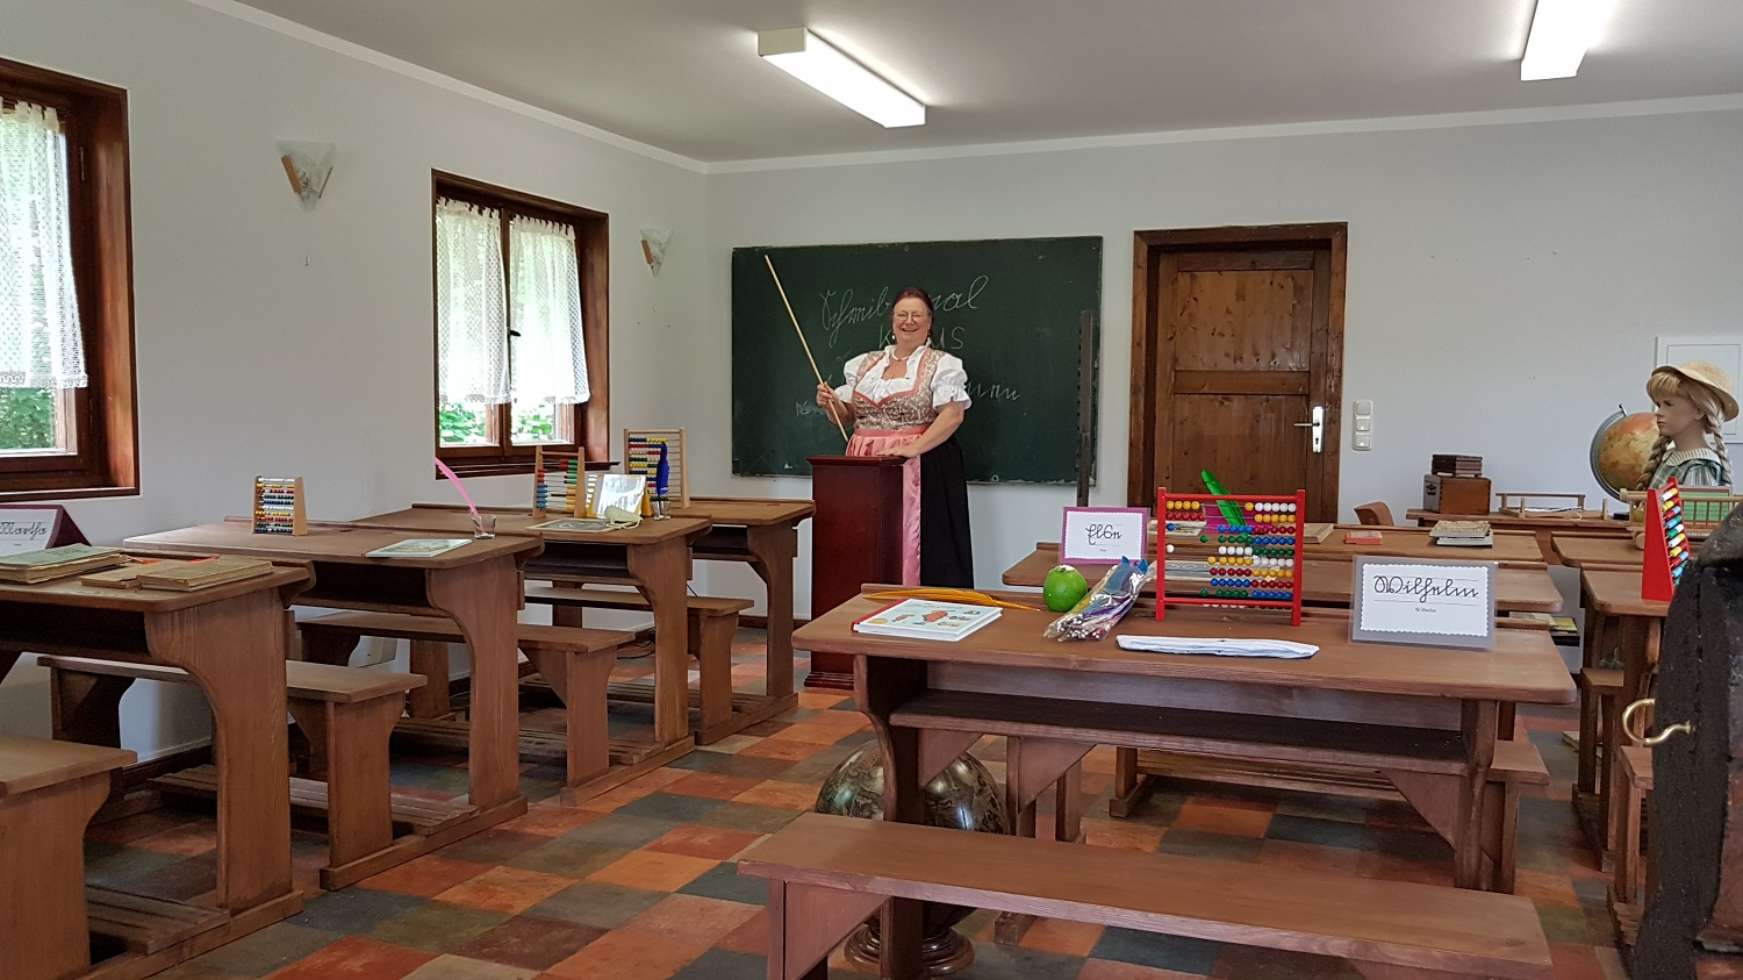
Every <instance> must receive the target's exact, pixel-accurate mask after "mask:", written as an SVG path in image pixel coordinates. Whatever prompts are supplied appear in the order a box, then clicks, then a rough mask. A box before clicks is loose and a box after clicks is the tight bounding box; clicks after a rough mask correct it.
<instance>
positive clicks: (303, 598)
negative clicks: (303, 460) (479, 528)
mask: <svg viewBox="0 0 1743 980" xmlns="http://www.w3.org/2000/svg"><path fill="white" fill-rule="evenodd" d="M469 534H470V532H468V535H469ZM429 536H430V535H419V534H413V533H408V532H405V531H394V530H387V529H381V528H360V527H350V526H346V525H333V524H327V525H315V526H313V527H311V528H310V529H309V533H308V534H306V535H301V536H292V535H288V534H255V533H253V532H252V531H251V530H250V528H249V525H248V524H247V523H245V522H242V521H226V522H224V523H221V524H202V525H199V526H197V527H187V528H182V529H180V530H175V531H162V532H159V533H157V534H144V535H140V536H138V537H135V538H129V539H128V547H132V548H141V549H147V550H151V551H160V552H174V553H180V554H229V555H249V556H252V557H256V558H271V559H276V560H281V561H306V562H309V563H310V564H311V565H313V567H314V572H315V584H314V585H313V586H312V587H310V588H309V589H308V591H306V592H304V593H303V594H302V595H300V596H298V597H297V604H298V605H305V606H323V607H328V608H333V609H362V610H367V611H371V612H395V613H409V614H411V615H415V616H443V617H447V618H448V619H452V620H453V621H454V622H455V623H456V624H457V625H458V626H459V627H460V630H461V632H462V633H464V634H465V635H466V638H467V647H468V648H469V649H470V650H471V653H472V707H471V728H470V731H469V733H468V740H469V742H468V761H467V776H468V778H469V780H470V783H471V803H472V806H473V807H474V808H475V810H476V811H477V812H476V813H475V814H474V815H473V816H472V817H471V818H469V819H467V820H464V821H461V822H460V823H458V824H455V825H454V826H455V827H456V828H464V832H465V833H472V832H475V831H478V830H482V829H484V828H485V827H489V826H491V825H493V824H497V823H501V822H502V821H504V820H510V819H513V818H514V817H517V816H520V815H521V814H522V813H525V812H526V808H527V802H526V798H525V797H523V796H521V792H520V755H519V751H518V748H519V742H518V732H519V731H520V724H519V721H520V703H519V684H520V668H519V665H518V656H519V651H518V650H517V649H516V644H515V620H516V618H517V617H516V615H515V614H516V611H517V610H518V609H519V607H520V594H521V593H520V569H521V566H522V565H523V564H524V563H525V562H526V561H527V559H529V558H531V557H532V556H533V555H535V554H537V553H538V550H539V542H538V539H536V538H527V537H515V536H512V535H504V536H502V537H498V538H495V539H494V540H489V541H473V542H471V543H469V544H467V545H466V546H464V547H462V548H457V549H455V550H454V551H450V552H448V553H447V554H444V555H437V556H436V557H434V558H369V557H367V554H368V553H369V552H371V551H374V550H376V549H377V548H383V547H386V546H387V545H390V544H394V543H395V542H399V541H405V540H408V539H412V538H418V537H429ZM460 536H461V535H455V537H460ZM281 626H282V624H281ZM304 652H305V655H308V654H311V653H313V654H315V656H316V658H317V659H318V657H319V654H318V651H312V650H308V649H305V651H304ZM346 653H347V655H348V654H349V653H350V651H349V649H347V650H346ZM276 673H277V675H278V676H280V677H282V676H283V671H282V670H280V671H278V672H276ZM274 718H275V720H277V721H281V722H282V720H283V717H282V713H281V714H280V715H275V716H274ZM287 805H288V804H287Z"/></svg>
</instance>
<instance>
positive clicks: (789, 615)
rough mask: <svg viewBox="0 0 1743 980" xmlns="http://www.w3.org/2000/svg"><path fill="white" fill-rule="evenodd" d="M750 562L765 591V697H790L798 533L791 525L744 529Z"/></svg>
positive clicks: (791, 691)
mask: <svg viewBox="0 0 1743 980" xmlns="http://www.w3.org/2000/svg"><path fill="white" fill-rule="evenodd" d="M745 540H746V543H747V545H748V548H749V550H750V553H751V557H752V558H753V559H754V560H753V561H752V562H751V567H752V568H754V569H756V573H757V575H758V576H760V577H761V578H762V580H763V585H765V586H767V588H768V606H767V608H768V620H769V629H768V633H769V643H768V648H769V652H768V674H767V677H768V680H767V683H766V685H765V686H764V688H763V694H764V695H766V696H767V697H771V698H778V697H782V696H783V695H787V694H791V693H793V556H794V555H795V554H797V553H798V550H799V530H798V528H796V527H794V526H793V525H791V524H781V525H776V526H770V527H752V528H748V529H746V535H745Z"/></svg>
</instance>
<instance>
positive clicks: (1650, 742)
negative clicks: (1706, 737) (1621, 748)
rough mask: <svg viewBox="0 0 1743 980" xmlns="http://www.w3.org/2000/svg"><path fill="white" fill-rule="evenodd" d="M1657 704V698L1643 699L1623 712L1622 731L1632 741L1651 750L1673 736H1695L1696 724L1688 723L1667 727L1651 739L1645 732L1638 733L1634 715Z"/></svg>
mask: <svg viewBox="0 0 1743 980" xmlns="http://www.w3.org/2000/svg"><path fill="white" fill-rule="evenodd" d="M1657 703H1658V699H1657V698H1641V699H1640V700H1638V701H1636V702H1634V703H1633V704H1631V705H1629V706H1628V707H1627V708H1625V709H1624V710H1623V711H1622V731H1623V732H1625V733H1627V735H1628V738H1629V740H1630V741H1633V742H1637V743H1639V744H1641V745H1644V746H1647V747H1648V748H1650V747H1652V746H1654V745H1657V744H1659V743H1660V742H1663V741H1664V740H1666V739H1668V738H1670V737H1671V736H1672V735H1684V734H1687V735H1693V734H1694V733H1695V726H1694V724H1693V723H1692V722H1687V721H1679V722H1677V723H1676V724H1674V725H1669V726H1666V727H1665V729H1664V730H1663V731H1661V732H1659V733H1658V734H1657V735H1654V736H1652V737H1650V738H1648V737H1647V736H1646V734H1645V733H1644V732H1641V733H1636V732H1635V731H1634V724H1633V720H1634V713H1635V712H1636V711H1638V710H1640V709H1641V708H1650V707H1652V706H1653V705H1655V704H1657Z"/></svg>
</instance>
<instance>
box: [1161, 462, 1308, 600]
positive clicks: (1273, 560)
mask: <svg viewBox="0 0 1743 980" xmlns="http://www.w3.org/2000/svg"><path fill="white" fill-rule="evenodd" d="M1156 513H1158V514H1160V515H1162V516H1161V520H1162V524H1163V539H1164V541H1165V542H1166V535H1167V532H1169V531H1174V532H1176V542H1182V541H1185V540H1186V539H1183V538H1181V537H1180V536H1179V533H1180V531H1181V530H1183V529H1185V528H1188V527H1197V528H1198V533H1197V538H1198V541H1197V544H1198V546H1199V548H1200V549H1202V550H1203V552H1204V553H1205V554H1206V555H1207V558H1206V562H1207V564H1208V565H1209V572H1210V583H1209V585H1207V586H1203V587H1198V588H1197V589H1196V591H1195V592H1194V594H1191V595H1186V594H1181V595H1170V594H1168V581H1167V579H1168V559H1167V556H1168V555H1170V554H1173V553H1174V551H1175V547H1176V544H1175V543H1166V544H1165V546H1164V547H1163V548H1162V554H1161V555H1160V556H1159V557H1160V558H1161V559H1162V560H1161V561H1158V562H1157V563H1156V618H1157V619H1162V618H1163V617H1164V616H1165V615H1166V610H1167V607H1168V606H1170V605H1177V606H1237V607H1246V608H1259V609H1288V610H1289V611H1290V620H1291V622H1292V623H1293V624H1294V625H1296V626H1299V625H1301V559H1302V538H1303V534H1302V527H1303V524H1304V523H1305V521H1306V518H1307V493H1306V492H1305V491H1296V493H1295V495H1294V496H1288V497H1285V496H1264V495H1256V494H1174V495H1170V494H1169V493H1168V490H1167V488H1165V487H1164V488H1161V489H1158V490H1157V491H1156ZM1182 547H1189V548H1190V547H1193V546H1192V544H1191V543H1190V541H1186V543H1184V544H1182ZM1211 549H1214V550H1211Z"/></svg>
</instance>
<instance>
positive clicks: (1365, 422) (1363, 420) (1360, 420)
mask: <svg viewBox="0 0 1743 980" xmlns="http://www.w3.org/2000/svg"><path fill="white" fill-rule="evenodd" d="M1356 431H1357V432H1372V431H1374V420H1373V419H1371V418H1368V417H1367V416H1365V415H1358V416H1356Z"/></svg>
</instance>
